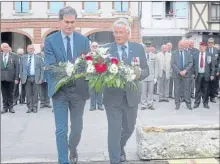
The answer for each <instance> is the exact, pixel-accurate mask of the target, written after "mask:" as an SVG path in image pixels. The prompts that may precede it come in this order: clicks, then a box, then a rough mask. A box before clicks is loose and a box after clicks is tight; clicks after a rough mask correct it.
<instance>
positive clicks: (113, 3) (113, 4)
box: [112, 1, 131, 13]
mask: <svg viewBox="0 0 220 164" xmlns="http://www.w3.org/2000/svg"><path fill="white" fill-rule="evenodd" d="M116 2H120V3H122V4H123V2H127V3H128V10H127V11H116V10H115V2H114V1H113V2H112V10H114V11H115V12H118V13H127V12H129V11H130V7H131V5H130V3H131V2H130V1H116ZM121 6H122V5H121Z"/></svg>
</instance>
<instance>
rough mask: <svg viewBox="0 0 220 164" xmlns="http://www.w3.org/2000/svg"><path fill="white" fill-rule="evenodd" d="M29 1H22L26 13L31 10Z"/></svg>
mask: <svg viewBox="0 0 220 164" xmlns="http://www.w3.org/2000/svg"><path fill="white" fill-rule="evenodd" d="M29 3H30V2H22V8H23V12H24V13H27V12H29Z"/></svg>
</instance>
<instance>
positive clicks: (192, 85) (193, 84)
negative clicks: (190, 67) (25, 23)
mask: <svg viewBox="0 0 220 164" xmlns="http://www.w3.org/2000/svg"><path fill="white" fill-rule="evenodd" d="M189 51H190V53H191V55H192V56H193V58H194V55H195V54H196V53H198V52H199V50H198V49H197V48H195V47H194V40H189ZM194 92H195V79H194V78H193V77H192V81H191V98H195V94H194Z"/></svg>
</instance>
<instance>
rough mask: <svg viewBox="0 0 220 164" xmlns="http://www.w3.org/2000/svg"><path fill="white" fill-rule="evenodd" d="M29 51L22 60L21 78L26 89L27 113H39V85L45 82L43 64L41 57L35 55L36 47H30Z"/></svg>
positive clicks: (28, 47)
mask: <svg viewBox="0 0 220 164" xmlns="http://www.w3.org/2000/svg"><path fill="white" fill-rule="evenodd" d="M27 51H28V54H27V55H24V56H23V57H22V58H21V62H20V78H21V82H22V84H25V87H26V88H25V90H26V98H27V107H28V110H27V112H26V113H31V112H33V113H37V112H38V92H39V89H40V88H39V85H40V84H41V83H42V82H43V62H42V59H41V57H40V56H38V55H36V54H35V48H34V45H32V44H30V45H28V46H27Z"/></svg>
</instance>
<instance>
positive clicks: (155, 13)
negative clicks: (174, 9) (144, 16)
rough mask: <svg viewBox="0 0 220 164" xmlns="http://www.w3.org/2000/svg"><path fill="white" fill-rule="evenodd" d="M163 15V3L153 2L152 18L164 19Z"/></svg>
mask: <svg viewBox="0 0 220 164" xmlns="http://www.w3.org/2000/svg"><path fill="white" fill-rule="evenodd" d="M146 12H147V11H146ZM163 14H164V8H163V2H152V17H154V18H162V17H163Z"/></svg>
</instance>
